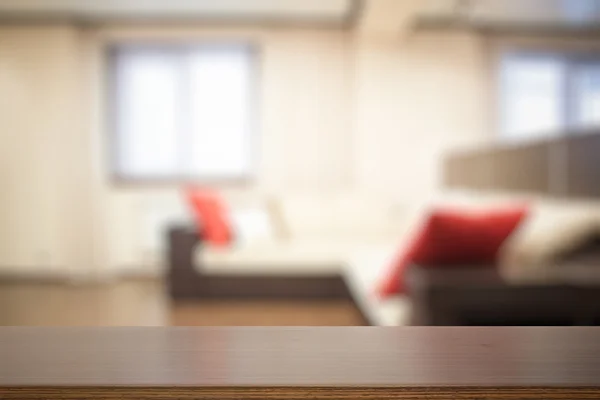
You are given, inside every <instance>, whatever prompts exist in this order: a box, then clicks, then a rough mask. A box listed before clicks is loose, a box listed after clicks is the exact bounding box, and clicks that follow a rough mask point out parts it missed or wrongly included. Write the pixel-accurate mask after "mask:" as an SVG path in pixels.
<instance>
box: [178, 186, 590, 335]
mask: <svg viewBox="0 0 600 400" xmlns="http://www.w3.org/2000/svg"><path fill="white" fill-rule="evenodd" d="M524 201H526V202H528V203H529V204H530V205H531V207H532V210H533V212H532V216H531V218H530V219H529V221H528V222H527V223H526V224H525V225H524V226H523V227H522V228H521V229H520V230H519V231H518V232H517V234H515V235H514V239H513V240H511V241H510V242H509V243H508V244H507V246H506V250H505V251H503V252H502V265H501V266H500V268H501V269H500V270H501V272H502V273H503V274H504V276H505V279H506V281H507V282H510V283H514V284H519V283H520V282H526V283H527V284H531V283H532V282H534V283H542V282H543V281H544V280H548V277H549V276H550V273H551V272H552V271H550V270H548V268H547V267H548V266H550V265H552V262H551V258H552V257H553V256H554V254H553V252H556V250H561V251H565V250H568V247H569V246H571V247H573V246H575V245H577V243H578V241H579V240H580V238H581V237H585V235H586V234H587V233H588V232H589V230H590V229H596V228H597V227H600V207H598V205H597V204H594V203H592V204H585V203H580V202H573V201H569V202H564V201H558V200H550V199H545V198H536V197H532V196H519V197H516V196H508V197H507V196H501V195H489V194H487V195H485V196H484V195H481V194H473V193H468V192H457V193H445V194H444V195H443V196H436V197H434V198H432V200H430V201H423V202H422V203H420V204H419V205H418V206H417V207H413V208H410V207H407V206H403V205H399V204H397V203H395V202H392V201H390V200H386V199H381V198H374V197H369V196H364V195H358V194H356V193H333V194H317V195H314V194H313V195H306V194H301V195H298V194H296V195H288V196H284V197H279V198H276V199H275V201H274V202H273V201H271V202H270V203H269V204H271V206H270V207H265V208H268V214H269V219H270V220H271V221H272V223H273V224H274V225H276V224H279V227H278V229H274V234H272V235H270V236H268V237H262V238H260V239H258V240H254V241H248V242H244V241H237V242H236V243H235V244H234V245H232V246H229V247H226V248H215V247H212V246H209V245H205V244H203V245H201V246H198V245H195V246H194V250H193V257H192V259H191V260H190V261H189V263H190V265H191V266H192V268H195V270H196V274H197V275H201V276H202V277H203V278H205V279H206V280H207V282H209V283H208V284H207V285H208V286H205V287H204V288H201V289H199V290H200V291H202V290H204V291H206V290H214V291H215V292H218V291H219V290H221V288H222V287H229V286H227V285H225V286H223V285H221V284H220V283H218V282H220V280H223V281H229V282H231V281H235V282H236V284H237V286H235V285H232V286H231V287H238V288H239V287H240V285H243V284H244V283H240V282H248V283H247V284H248V285H249V284H256V285H257V286H260V285H261V284H263V283H264V281H265V279H266V278H267V277H268V278H269V279H270V280H269V282H268V284H269V285H279V284H281V283H282V282H285V283H287V284H290V282H294V281H296V282H298V284H299V285H300V284H301V283H306V282H309V281H310V280H311V279H313V280H315V281H319V280H320V279H321V278H323V279H330V281H329V283H327V284H326V285H325V284H323V283H322V282H321V283H320V285H321V289H324V290H329V289H328V288H329V287H330V286H331V287H333V286H336V285H337V283H336V285H334V283H335V282H334V281H333V278H339V280H340V282H342V281H343V282H342V283H343V286H344V287H345V290H347V291H349V294H350V295H351V296H352V299H353V300H354V302H355V303H356V304H357V306H358V307H359V308H360V310H361V312H362V314H363V315H364V316H365V319H366V320H367V322H368V323H370V324H373V325H381V326H388V325H404V324H408V323H409V321H410V319H411V315H410V314H411V307H410V301H409V300H408V298H407V297H406V296H400V295H398V296H394V297H392V298H390V299H386V300H381V299H379V298H377V296H376V295H375V288H376V285H377V282H379V281H380V280H381V279H382V277H383V276H384V274H385V273H386V272H387V270H388V268H389V266H390V264H391V262H392V260H393V257H394V256H395V255H396V254H397V253H398V252H399V251H401V248H402V246H403V243H404V242H406V240H407V238H409V237H410V231H411V230H412V228H413V226H414V224H415V222H416V221H418V220H419V218H420V216H421V215H422V214H423V211H425V210H428V209H430V208H431V207H432V206H435V205H446V206H448V205H452V206H466V207H469V208H470V209H472V208H478V207H481V208H483V209H485V208H488V207H490V206H494V205H499V204H507V203H511V202H518V203H522V202H524ZM261 203H264V204H267V203H268V202H267V201H266V200H264V201H263V200H259V201H258V204H259V205H260V204H261ZM247 204H248V202H247V201H237V202H236V201H232V202H231V205H232V208H236V207H240V208H243V207H245V206H247ZM256 204H257V200H256V198H255V199H253V200H252V206H253V207H255V206H256ZM273 205H274V206H273ZM185 262H187V261H185V259H184V261H183V262H182V261H181V258H179V261H176V262H174V263H172V264H185ZM194 279H196V278H194V277H193V276H191V275H182V277H181V278H179V280H180V281H186V282H188V283H189V285H193V284H195V283H194V282H191V281H193V280H194ZM555 281H556V280H553V282H555ZM195 282H199V281H195ZM221 283H222V282H221ZM309 283H310V282H309ZM311 284H312V283H311ZM290 285H292V286H293V285H294V284H293V283H291V284H290ZM327 285H329V286H327ZM339 286H340V285H337V286H336V287H337V288H339ZM262 287H266V286H265V285H263V286H262ZM190 290H191V289H190ZM230 293H231V291H230ZM279 293H280V294H281V293H282V292H279ZM283 294H285V291H284V292H283Z"/></svg>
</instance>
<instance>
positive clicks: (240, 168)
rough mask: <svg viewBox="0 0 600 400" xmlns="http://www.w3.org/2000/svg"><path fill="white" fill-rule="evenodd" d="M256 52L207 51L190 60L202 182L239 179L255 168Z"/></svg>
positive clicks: (195, 166)
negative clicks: (253, 60) (252, 149)
mask: <svg viewBox="0 0 600 400" xmlns="http://www.w3.org/2000/svg"><path fill="white" fill-rule="evenodd" d="M250 59H251V58H250V52H249V50H247V49H246V48H243V47H236V46H231V47H222V48H213V49H210V48H209V49H202V50H201V51H196V52H193V53H192V54H191V55H190V58H189V63H190V64H189V71H190V90H191V92H190V101H191V106H190V112H191V126H190V130H191V136H192V138H191V146H190V149H189V150H190V154H189V157H190V158H191V159H190V161H189V163H190V169H191V172H192V173H193V174H195V175H196V176H208V177H223V176H227V177H239V176H242V175H245V174H247V173H248V172H249V171H250V168H251V165H250V164H251V159H250V154H251V152H250V144H251V143H250V136H251V133H252V132H251V131H252V121H251V116H250V106H251V104H250V94H251V93H250V91H251V65H250Z"/></svg>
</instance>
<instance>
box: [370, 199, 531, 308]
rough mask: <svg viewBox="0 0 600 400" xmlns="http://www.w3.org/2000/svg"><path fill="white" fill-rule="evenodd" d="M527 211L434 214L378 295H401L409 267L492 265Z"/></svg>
mask: <svg viewBox="0 0 600 400" xmlns="http://www.w3.org/2000/svg"><path fill="white" fill-rule="evenodd" d="M527 211H528V209H527V208H526V207H517V208H505V209H496V210H489V211H482V212H469V211H463V210H436V211H434V212H433V213H431V214H430V215H429V216H428V218H427V219H426V220H425V222H424V223H423V224H422V225H421V227H420V229H419V230H418V232H417V234H416V235H415V236H414V238H413V240H412V242H410V243H409V245H408V247H406V248H405V249H403V250H402V251H401V253H400V254H399V256H398V257H397V258H396V259H395V260H394V261H393V263H392V265H391V267H390V270H389V272H388V274H387V275H386V276H385V277H384V278H383V280H382V281H381V282H380V284H379V286H378V288H377V292H378V294H379V296H380V297H382V298H385V297H388V296H391V295H394V294H397V293H403V292H404V290H405V288H404V285H403V282H402V279H403V274H404V271H405V270H406V268H407V267H408V266H409V265H410V264H420V265H422V266H428V265H429V266H436V267H437V266H443V265H449V266H451V265H457V264H460V265H465V264H479V263H488V264H489V263H494V262H495V261H496V257H497V254H498V250H499V249H500V246H502V243H504V241H505V240H506V239H507V238H508V237H509V236H510V234H511V233H512V232H513V231H514V230H515V229H516V228H517V227H518V226H519V224H520V223H521V221H522V220H523V219H524V218H525V216H526V215H527Z"/></svg>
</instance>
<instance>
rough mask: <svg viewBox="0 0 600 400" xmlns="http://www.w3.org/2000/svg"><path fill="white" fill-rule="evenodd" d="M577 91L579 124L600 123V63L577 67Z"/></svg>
mask: <svg viewBox="0 0 600 400" xmlns="http://www.w3.org/2000/svg"><path fill="white" fill-rule="evenodd" d="M575 93H576V98H577V101H578V107H577V124H578V125H579V126H583V127H586V126H594V125H596V126H597V125H600V63H598V64H595V65H582V66H580V67H579V68H578V69H577V75H576V76H575Z"/></svg>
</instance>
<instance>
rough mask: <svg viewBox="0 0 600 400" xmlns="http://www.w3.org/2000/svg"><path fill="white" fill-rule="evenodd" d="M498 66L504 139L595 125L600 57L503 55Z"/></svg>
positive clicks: (599, 115)
mask: <svg viewBox="0 0 600 400" xmlns="http://www.w3.org/2000/svg"><path fill="white" fill-rule="evenodd" d="M500 71H501V76H500V96H501V98H500V122H501V133H502V137H503V138H507V139H511V140H512V139H529V138H536V137H541V136H546V137H547V136H553V135H564V134H568V133H575V132H577V131H580V130H586V129H588V128H592V127H597V126H600V56H594V55H581V54H574V53H556V54H535V53H519V54H516V55H515V54H508V55H505V56H504V57H503V59H502V63H501V68H500Z"/></svg>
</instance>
